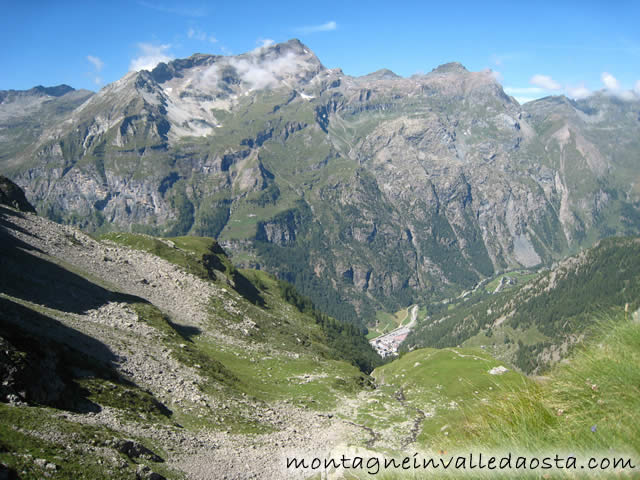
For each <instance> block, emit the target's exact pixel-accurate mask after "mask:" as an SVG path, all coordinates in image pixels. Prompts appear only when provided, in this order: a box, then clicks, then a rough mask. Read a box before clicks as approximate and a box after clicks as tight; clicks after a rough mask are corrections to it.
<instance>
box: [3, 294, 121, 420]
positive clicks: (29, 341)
mask: <svg viewBox="0 0 640 480" xmlns="http://www.w3.org/2000/svg"><path fill="white" fill-rule="evenodd" d="M0 337H1V339H2V340H3V349H6V350H5V356H4V357H3V358H2V363H3V365H2V366H3V367H5V368H4V370H5V374H6V375H5V376H4V377H3V379H2V380H3V389H4V390H5V392H4V394H5V395H6V394H7V392H11V391H14V392H19V393H18V394H19V396H23V397H24V400H26V401H28V402H30V403H37V404H42V405H48V406H52V407H58V408H64V409H67V410H72V411H78V412H97V411H100V407H99V406H98V405H96V404H95V403H93V402H91V401H90V400H89V399H88V398H86V395H82V392H80V391H79V389H78V388H77V387H76V388H74V385H73V384H72V381H71V380H72V377H73V375H72V371H73V370H74V369H81V370H83V371H84V372H91V373H93V374H95V375H98V376H101V377H105V376H106V377H109V378H114V379H115V378H117V374H116V373H115V370H114V368H115V362H116V361H117V357H116V355H114V354H113V352H112V351H111V350H110V349H109V348H108V347H107V346H106V345H104V344H103V343H101V342H99V341H98V340H96V339H94V338H91V337H89V336H87V335H85V334H83V333H81V332H78V331H77V330H74V329H72V328H69V327H67V326H66V325H64V324H62V323H60V322H58V321H57V320H54V319H52V318H50V317H47V316H46V315H42V314H40V313H38V312H35V311H33V310H31V309H29V308H27V307H25V306H23V305H20V304H18V303H15V302H13V301H10V300H7V299H5V298H2V297H0ZM13 349H15V351H17V352H22V354H13V355H11V352H12V351H14V350H13ZM86 352H90V353H91V356H89V355H88V354H87V353H86ZM74 390H75V391H74Z"/></svg>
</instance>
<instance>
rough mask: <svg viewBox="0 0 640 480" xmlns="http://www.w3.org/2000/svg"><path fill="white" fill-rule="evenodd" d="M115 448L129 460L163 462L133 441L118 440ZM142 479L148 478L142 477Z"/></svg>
mask: <svg viewBox="0 0 640 480" xmlns="http://www.w3.org/2000/svg"><path fill="white" fill-rule="evenodd" d="M115 448H116V450H118V451H119V452H120V453H124V454H125V455H126V456H127V457H129V458H131V459H134V458H144V459H146V460H149V461H152V462H164V460H163V459H162V458H161V457H159V456H158V455H156V454H155V453H153V452H152V451H151V450H149V449H148V448H147V447H145V446H144V445H142V444H141V443H138V442H135V441H133V440H118V441H117V442H116V443H115ZM143 478H150V477H143Z"/></svg>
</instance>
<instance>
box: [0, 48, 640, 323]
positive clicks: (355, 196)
mask: <svg viewBox="0 0 640 480" xmlns="http://www.w3.org/2000/svg"><path fill="white" fill-rule="evenodd" d="M34 90H38V89H34ZM34 90H31V91H29V92H32V93H29V92H22V93H16V92H13V93H11V94H10V95H5V93H3V94H2V95H5V96H4V97H0V98H3V100H2V103H1V104H0V126H1V130H0V162H1V163H0V171H1V172H2V173H4V174H6V175H8V176H10V177H11V178H12V179H13V180H15V181H16V182H17V183H18V184H19V185H21V186H22V187H24V188H25V190H26V192H27V196H28V198H29V200H30V201H31V202H32V203H33V204H34V205H35V206H36V207H37V208H38V210H39V211H40V212H42V213H44V214H46V215H47V216H49V217H50V218H53V219H56V220H59V221H64V222H69V223H72V224H75V225H78V226H80V227H83V228H86V229H88V230H109V229H118V230H133V231H143V232H149V233H154V234H173V235H179V234H189V233H191V234H197V235H207V236H214V237H217V238H218V239H219V241H220V242H222V243H223V244H224V245H225V246H226V247H227V248H228V249H229V250H230V251H231V252H232V253H233V255H234V258H235V261H236V262H238V263H241V264H244V265H247V266H253V267H258V266H259V267H260V268H264V269H267V270H269V271H272V272H275V273H278V274H279V275H280V276H282V277H285V278H286V279H288V280H289V281H291V282H293V283H294V284H295V285H296V286H297V287H298V288H299V289H300V290H301V291H302V292H303V293H305V294H306V295H308V296H310V297H312V298H313V299H314V301H315V302H316V304H318V305H319V306H320V307H321V308H323V309H324V310H326V311H328V312H329V313H331V314H333V315H335V316H338V317H340V318H344V319H351V320H355V319H356V318H357V317H361V318H365V320H366V319H369V318H370V316H371V315H372V312H373V310H374V309H378V308H385V309H394V308H396V307H398V306H400V305H407V304H409V303H411V302H413V301H416V300H422V301H425V300H428V299H429V298H433V297H438V296H442V295H447V294H449V293H450V292H453V291H456V290H458V289H459V288H460V287H469V286H472V285H474V284H475V283H477V282H478V281H479V280H481V279H482V278H485V277H486V276H491V275H493V274H494V273H495V272H498V271H502V270H505V269H508V268H514V267H521V266H524V267H533V266H536V265H541V264H545V263H548V262H552V261H553V260H555V259H559V258H562V257H564V256H566V255H568V254H569V253H572V252H575V251H577V250H578V249H579V248H581V247H582V246H585V245H590V244H593V243H594V242H595V241H596V240H597V239H599V238H602V237H605V236H609V235H613V234H635V233H638V232H639V230H640V228H639V227H640V213H639V209H638V205H639V201H640V187H639V186H638V185H640V173H639V172H640V170H639V169H638V157H639V155H640V140H639V139H640V117H639V115H640V114H639V112H640V101H638V100H637V99H636V100H633V101H623V100H620V99H618V98H616V97H613V96H608V95H605V94H596V95H594V96H592V97H590V98H588V99H585V100H580V101H578V102H574V101H572V100H569V99H567V98H565V97H549V98H544V99H541V100H538V101H535V102H530V103H527V104H525V105H519V104H518V102H517V101H516V100H515V99H513V98H512V97H509V96H508V95H506V94H505V93H504V91H503V90H502V87H501V86H500V84H499V83H497V81H496V80H495V78H494V76H493V74H492V73H491V72H489V71H484V72H469V71H467V70H466V69H465V68H464V67H463V66H462V65H460V64H458V63H450V64H446V65H442V66H440V67H438V68H436V69H435V70H433V71H432V72H431V73H429V74H427V75H414V76H412V77H410V78H402V77H399V76H397V75H395V74H394V73H393V72H391V71H388V70H380V71H378V72H375V73H372V74H370V75H366V76H363V77H350V76H348V75H345V74H343V73H342V71H341V70H339V69H327V68H325V67H324V66H323V65H322V64H321V62H320V61H319V60H318V58H317V57H316V56H315V55H314V54H313V52H311V50H309V48H307V47H306V46H304V45H303V44H301V43H300V42H299V41H297V40H291V41H289V42H286V43H282V44H277V45H272V46H269V47H263V48H260V49H257V50H255V51H252V52H250V53H246V54H243V55H239V56H234V57H223V56H214V55H202V54H197V55H193V56H192V57H190V58H187V59H181V60H175V61H172V62H170V63H168V64H163V63H161V64H159V65H158V66H157V67H156V68H155V69H154V70H153V71H151V72H149V71H140V72H130V73H128V74H127V75H126V76H125V77H123V78H122V79H120V80H118V81H117V82H114V83H112V84H110V85H108V86H106V87H105V88H103V89H102V90H101V91H100V92H98V93H97V94H95V95H93V96H91V95H90V94H89V93H88V92H75V91H69V92H67V93H65V94H63V95H61V96H53V93H51V92H49V93H47V90H46V89H44V91H43V92H41V91H39V90H38V91H37V92H36V91H34ZM63 92H64V88H61V87H58V88H57V89H56V91H55V93H56V94H60V93H63ZM11 98H13V99H14V100H11ZM42 98H45V99H46V100H41V99H42ZM18 101H19V102H22V103H24V104H25V105H27V104H28V105H30V106H29V109H26V108H23V107H20V108H14V107H12V105H13V103H12V102H14V103H15V102H18ZM63 101H64V103H60V102H63ZM44 111H46V112H47V114H46V115H43V114H42V113H41V112H44ZM43 118H44V119H45V120H40V119H43ZM20 125H27V126H28V127H24V128H23V127H21V126H20ZM16 139H19V141H16ZM344 300H346V301H347V302H345V301H344Z"/></svg>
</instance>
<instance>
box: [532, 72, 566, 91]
mask: <svg viewBox="0 0 640 480" xmlns="http://www.w3.org/2000/svg"><path fill="white" fill-rule="evenodd" d="M529 83H531V84H532V85H536V86H538V87H541V88H544V89H545V90H560V89H561V88H562V85H560V84H559V83H558V82H556V81H555V80H554V79H553V78H551V77H550V76H548V75H540V74H536V75H534V76H533V77H531V80H529Z"/></svg>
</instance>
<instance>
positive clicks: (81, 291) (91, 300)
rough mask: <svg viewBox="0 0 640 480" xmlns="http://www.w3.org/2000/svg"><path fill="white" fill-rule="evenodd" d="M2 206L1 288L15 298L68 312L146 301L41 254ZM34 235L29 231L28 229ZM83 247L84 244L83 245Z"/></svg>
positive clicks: (0, 238) (0, 224)
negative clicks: (18, 235) (18, 233)
mask: <svg viewBox="0 0 640 480" xmlns="http://www.w3.org/2000/svg"><path fill="white" fill-rule="evenodd" d="M7 212H8V213H9V214H13V215H16V214H17V213H16V212H13V211H11V210H8V209H5V208H2V209H0V271H1V272H2V275H1V276H0V291H1V292H4V293H7V294H9V295H11V296H13V297H17V298H20V299H23V300H27V301H29V302H33V303H37V304H39V305H44V306H46V307H49V308H54V309H56V310H62V311H65V312H73V313H84V312H86V311H87V310H91V309H96V308H99V307H100V306H102V305H104V304H106V303H108V302H126V303H132V302H143V303H146V300H144V299H142V298H140V297H136V296H135V295H128V294H124V293H118V292H113V291H110V290H107V289H105V288H103V287H101V286H99V285H96V284H95V283H93V282H91V281H89V280H87V279H86V278H84V277H82V276H81V275H78V274H76V273H73V272H71V271H69V270H67V269H65V268H63V267H61V266H60V265H57V264H55V263H53V262H52V261H49V260H47V259H45V258H42V257H40V256H38V255H37V254H38V253H39V254H42V253H43V252H42V251H41V250H39V249H38V248H36V247H34V246H32V245H30V244H28V243H26V242H24V241H22V240H20V239H19V238H16V237H15V236H13V235H12V230H15V229H16V226H15V225H13V224H11V223H10V222H8V221H7V218H6V214H7ZM24 233H26V234H28V235H31V236H33V235H32V234H31V233H29V232H24ZM79 248H80V247H79Z"/></svg>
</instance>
